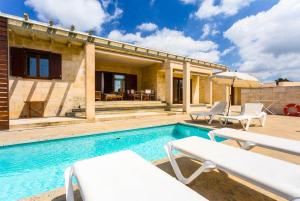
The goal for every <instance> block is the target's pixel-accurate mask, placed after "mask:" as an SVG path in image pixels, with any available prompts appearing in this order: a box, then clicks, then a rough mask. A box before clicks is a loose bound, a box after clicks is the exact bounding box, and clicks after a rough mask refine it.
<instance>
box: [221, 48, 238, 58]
mask: <svg viewBox="0 0 300 201" xmlns="http://www.w3.org/2000/svg"><path fill="white" fill-rule="evenodd" d="M235 48H236V47H235V46H231V47H229V48H227V49H225V50H224V51H223V52H222V53H221V56H222V57H223V56H226V55H228V54H230V53H231V52H233V51H234V50H235Z"/></svg>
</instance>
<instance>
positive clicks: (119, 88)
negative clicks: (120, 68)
mask: <svg viewBox="0 0 300 201" xmlns="http://www.w3.org/2000/svg"><path fill="white" fill-rule="evenodd" d="M124 91H125V75H114V92H124Z"/></svg>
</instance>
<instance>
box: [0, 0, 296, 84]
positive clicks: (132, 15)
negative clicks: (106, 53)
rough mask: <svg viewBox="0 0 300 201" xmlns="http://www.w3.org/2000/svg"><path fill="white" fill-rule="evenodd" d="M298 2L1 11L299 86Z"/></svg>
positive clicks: (214, 0) (191, 0)
mask: <svg viewBox="0 0 300 201" xmlns="http://www.w3.org/2000/svg"><path fill="white" fill-rule="evenodd" d="M299 2H300V1H297V0H281V1H280V0H118V1H117V0H64V1H60V0H26V1H20V0H9V1H7V0H0V11H1V12H4V13H8V14H13V15H18V16H22V15H23V13H24V12H26V13H29V15H30V18H31V19H35V20H40V21H48V20H50V19H51V20H54V21H55V23H57V24H59V25H61V26H65V27H70V25H71V24H75V27H76V29H78V30H81V31H88V30H95V31H96V33H97V35H100V36H103V37H109V38H111V39H115V40H119V41H124V42H129V43H133V44H136V45H141V46H146V47H150V48H154V49H160V50H166V51H169V52H173V53H177V54H181V55H184V56H190V57H194V58H197V59H203V60H208V61H212V62H216V63H221V64H225V65H227V66H229V67H230V68H231V69H232V70H238V71H242V72H248V73H251V74H253V75H254V76H257V77H258V78H260V79H262V80H264V81H271V80H274V79H276V78H278V77H285V78H288V79H291V80H295V81H299V80H300V78H299V76H298V75H299V74H300V48H299V47H300V44H299V43H300V42H299V38H300V29H299V21H300V3H299ZM295 29H296V31H295ZM297 46H298V47H297Z"/></svg>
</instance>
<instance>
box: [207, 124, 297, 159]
mask: <svg viewBox="0 0 300 201" xmlns="http://www.w3.org/2000/svg"><path fill="white" fill-rule="evenodd" d="M208 135H209V137H210V139H211V140H212V141H215V136H218V137H222V138H227V139H231V140H235V141H236V142H237V143H238V144H239V145H240V147H242V148H243V149H246V150H249V149H252V148H253V147H255V146H260V147H264V148H268V149H273V150H277V151H282V152H286V153H290V154H294V155H298V156H300V141H296V140H289V139H285V138H280V137H273V136H269V135H262V134H257V133H252V132H248V131H240V130H236V129H231V128H221V129H216V130H212V131H210V132H209V133H208Z"/></svg>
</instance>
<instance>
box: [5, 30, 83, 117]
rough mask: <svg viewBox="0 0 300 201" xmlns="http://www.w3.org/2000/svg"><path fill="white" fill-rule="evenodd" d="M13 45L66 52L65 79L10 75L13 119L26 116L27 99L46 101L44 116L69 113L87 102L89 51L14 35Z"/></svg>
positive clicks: (64, 57) (63, 53)
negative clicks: (87, 62) (86, 85)
mask: <svg viewBox="0 0 300 201" xmlns="http://www.w3.org/2000/svg"><path fill="white" fill-rule="evenodd" d="M9 46H14V47H25V48H31V49H37V50H46V51H51V52H55V53H60V54H61V55H62V79H61V80H56V79H53V80H42V79H28V78H21V77H15V76H9V97H10V99H9V102H10V105H11V107H10V108H9V114H10V118H11V119H17V118H20V117H22V116H26V112H27V110H26V106H25V103H24V101H28V100H31V101H46V105H45V111H44V116H45V117H50V116H65V113H66V112H67V111H70V110H71V109H72V108H76V107H78V106H79V105H80V106H82V107H84V105H85V54H84V50H83V48H82V47H80V46H72V47H68V46H66V45H65V44H61V43H54V44H51V43H50V42H49V41H46V40H36V41H33V40H31V39H30V38H27V37H20V36H17V35H16V36H14V37H10V40H9Z"/></svg>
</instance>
